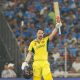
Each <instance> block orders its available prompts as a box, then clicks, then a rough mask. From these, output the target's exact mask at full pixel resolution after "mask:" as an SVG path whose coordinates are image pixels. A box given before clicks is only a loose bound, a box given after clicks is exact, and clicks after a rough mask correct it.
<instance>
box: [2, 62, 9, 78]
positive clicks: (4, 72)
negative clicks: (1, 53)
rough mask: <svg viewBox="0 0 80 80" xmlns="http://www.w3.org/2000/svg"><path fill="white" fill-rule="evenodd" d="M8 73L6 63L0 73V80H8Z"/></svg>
mask: <svg viewBox="0 0 80 80" xmlns="http://www.w3.org/2000/svg"><path fill="white" fill-rule="evenodd" d="M8 73H9V71H8V63H6V64H5V65H4V69H3V71H2V73H1V78H8V76H9V74H8Z"/></svg>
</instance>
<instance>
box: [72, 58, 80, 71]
mask: <svg viewBox="0 0 80 80" xmlns="http://www.w3.org/2000/svg"><path fill="white" fill-rule="evenodd" d="M71 71H72V72H75V73H80V57H76V60H75V61H74V62H73V63H72V68H71Z"/></svg>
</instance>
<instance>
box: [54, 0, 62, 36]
mask: <svg viewBox="0 0 80 80" xmlns="http://www.w3.org/2000/svg"><path fill="white" fill-rule="evenodd" d="M53 5H54V6H53V7H54V12H55V17H56V23H60V22H61V20H60V11H59V3H58V0H54V2H53ZM59 35H61V29H60V27H59Z"/></svg>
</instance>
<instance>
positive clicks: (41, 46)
mask: <svg viewBox="0 0 80 80" xmlns="http://www.w3.org/2000/svg"><path fill="white" fill-rule="evenodd" d="M48 43H49V36H47V37H45V38H43V39H42V40H41V41H40V42H38V41H37V39H35V40H33V41H32V42H31V43H30V45H29V48H28V50H29V51H31V52H33V53H34V61H36V60H48Z"/></svg>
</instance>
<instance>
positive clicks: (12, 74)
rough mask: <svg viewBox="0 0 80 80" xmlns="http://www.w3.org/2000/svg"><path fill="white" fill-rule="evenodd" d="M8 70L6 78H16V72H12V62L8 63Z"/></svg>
mask: <svg viewBox="0 0 80 80" xmlns="http://www.w3.org/2000/svg"><path fill="white" fill-rule="evenodd" d="M8 71H9V76H8V78H16V77H17V74H16V73H15V72H14V64H12V63H9V64H8Z"/></svg>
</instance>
